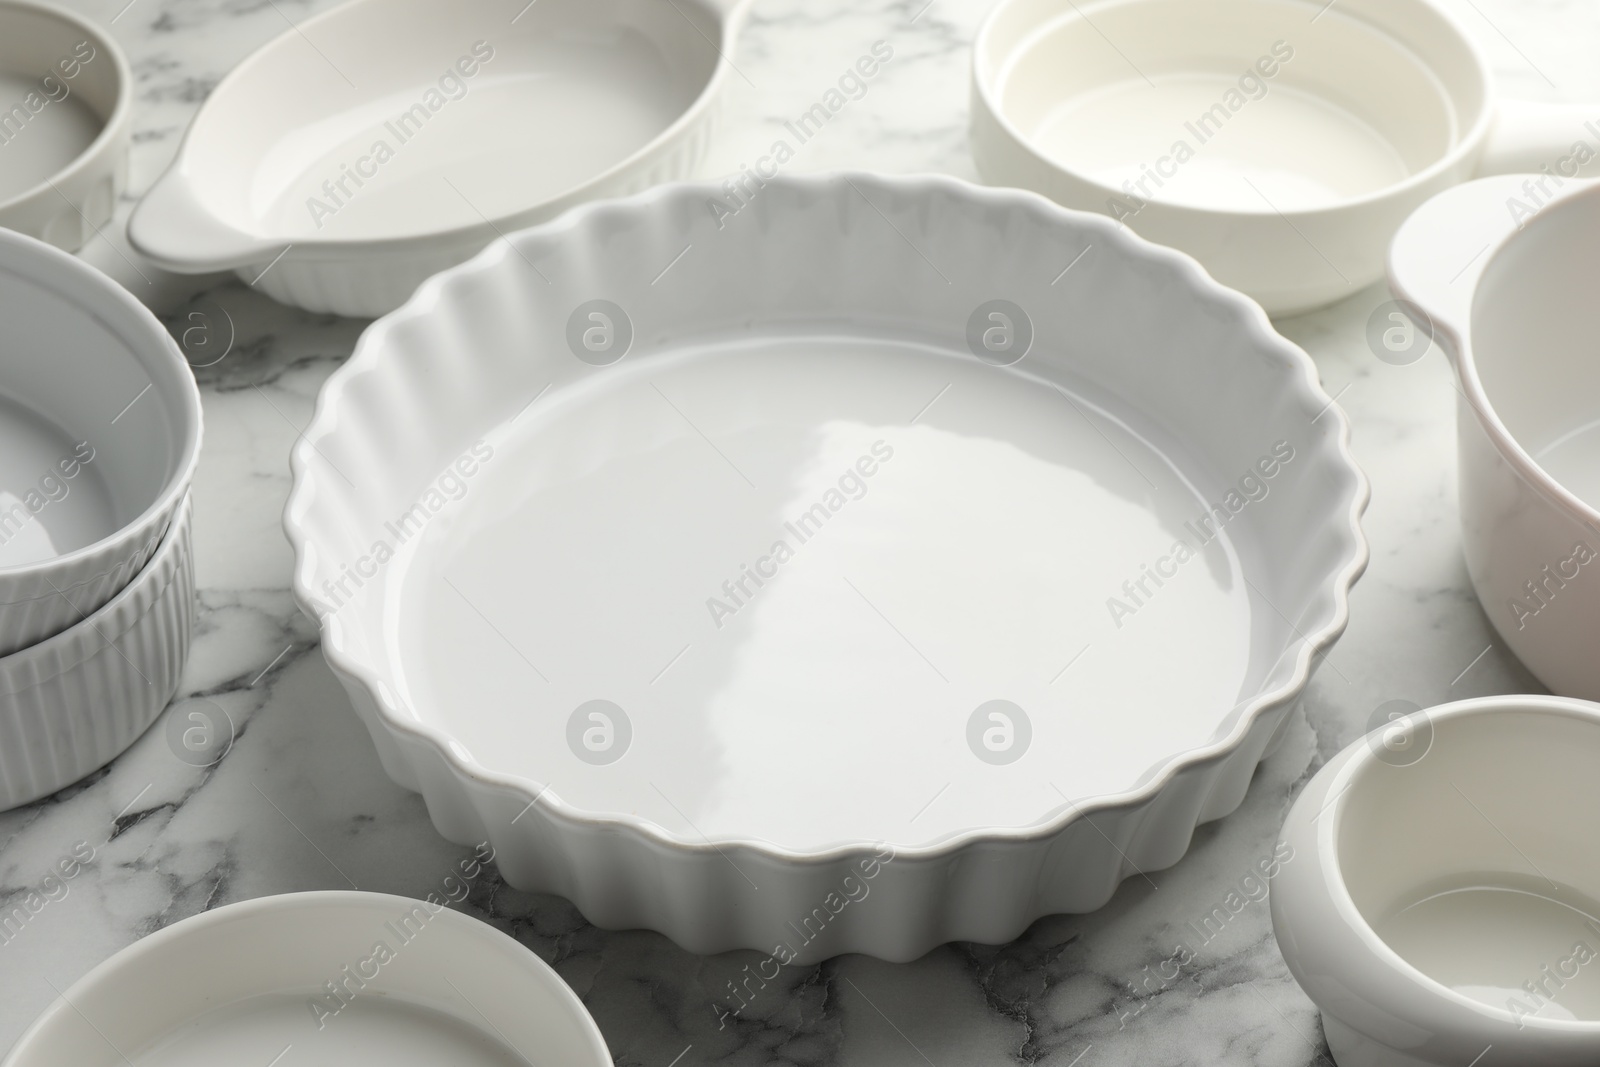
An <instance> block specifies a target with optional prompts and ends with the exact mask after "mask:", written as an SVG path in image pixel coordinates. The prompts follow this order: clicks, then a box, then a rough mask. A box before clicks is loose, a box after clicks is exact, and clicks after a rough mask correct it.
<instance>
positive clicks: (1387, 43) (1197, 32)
mask: <svg viewBox="0 0 1600 1067" xmlns="http://www.w3.org/2000/svg"><path fill="white" fill-rule="evenodd" d="M1596 115H1597V112H1596V110H1595V109H1594V108H1593V107H1587V108H1584V107H1578V106H1555V105H1536V104H1526V103H1513V104H1502V103H1497V102H1496V99H1495V91H1494V84H1493V80H1492V76H1491V73H1490V70H1489V67H1488V64H1487V63H1486V62H1485V60H1484V58H1483V56H1482V55H1481V54H1480V52H1479V50H1478V48H1477V46H1476V45H1475V44H1474V42H1473V40H1472V38H1471V37H1470V36H1469V35H1468V34H1467V32H1466V31H1465V30H1464V29H1463V28H1462V27H1461V26H1460V25H1458V24H1457V22H1456V21H1455V20H1454V19H1453V18H1452V17H1451V16H1450V15H1449V14H1448V13H1446V12H1445V11H1443V10H1441V9H1439V8H1438V7H1437V6H1436V5H1435V4H1433V3H1431V2H1429V0H1340V2H1338V3H1327V2H1326V0H1213V2H1210V3H1204V4H1194V3H1188V2H1185V0H1099V2H1083V3H1061V2H1060V0H1001V2H1000V3H998V4H997V5H996V6H995V8H994V9H993V11H992V12H991V13H990V15H989V16H988V18H987V20H986V21H985V22H984V24H983V27H982V28H981V29H980V30H979V32H978V36H977V40H976V42H975V44H974V47H973V70H972V131H971V132H972V152H973V156H974V158H975V159H976V161H977V164H978V168H979V170H980V171H981V172H982V173H983V175H984V177H985V179H986V180H988V181H990V182H994V183H996V184H1003V185H1017V186H1021V187H1023V188H1026V189H1033V190H1035V191H1037V192H1040V193H1044V194H1045V195H1047V196H1049V197H1051V198H1053V199H1055V200H1057V201H1058V202H1060V203H1062V204H1065V205H1067V206H1068V207H1075V208H1082V209H1084V210H1090V211H1098V212H1102V213H1105V214H1108V215H1112V216H1113V217H1115V218H1117V219H1119V220H1121V221H1124V222H1126V223H1127V225H1129V226H1131V227H1132V228H1133V229H1134V230H1136V231H1137V232H1138V233H1140V234H1141V235H1142V236H1144V237H1148V238H1149V239H1151V240H1152V241H1156V242H1159V243H1161V244H1166V245H1171V246H1172V247H1174V248H1178V249H1181V250H1183V251H1185V252H1188V253H1189V254H1191V255H1193V256H1194V257H1195V258H1196V259H1198V260H1199V261H1200V262H1201V264H1202V265H1203V266H1204V267H1205V268H1206V269H1207V270H1208V271H1210V273H1211V275H1212V276H1213V277H1215V278H1216V279H1217V280H1218V281H1220V282H1222V283H1223V284H1224V285H1229V286H1232V287H1234V288H1237V289H1240V290H1242V291H1243V292H1245V293H1246V294H1248V295H1250V296H1252V297H1254V298H1255V299H1256V300H1257V301H1259V302H1260V303H1261V305H1262V306H1263V307H1265V308H1266V309H1267V311H1268V312H1269V313H1271V314H1274V315H1277V314H1293V313H1295V312H1299V311H1305V310H1309V309H1311V308H1314V307H1319V306H1322V305H1324V304H1329V303H1332V302H1333V301H1335V300H1339V299H1342V298H1343V297H1346V296H1350V295H1352V294H1354V293H1355V292H1357V291H1358V290H1360V289H1361V288H1363V287H1364V286H1367V285H1370V284H1371V283H1372V282H1375V281H1377V280H1378V279H1379V278H1380V277H1382V275H1383V257H1384V250H1385V248H1386V247H1387V245H1388V242H1389V239H1390V237H1391V236H1393V234H1394V232H1395V230H1396V229H1398V228H1399V226H1400V223H1401V222H1402V221H1404V220H1405V217H1406V216H1407V215H1408V214H1410V213H1411V211H1412V210H1414V209H1415V208H1416V207H1417V206H1418V205H1420V204H1421V203H1422V202H1423V201H1425V200H1426V199H1428V197H1430V196H1432V195H1433V194H1434V193H1437V192H1439V191H1440V190H1442V189H1445V188H1447V187H1448V186H1451V185H1454V184H1456V183H1457V182H1460V181H1463V180H1465V179H1467V178H1470V177H1472V176H1473V175H1474V174H1483V173H1491V174H1492V173H1506V172H1512V171H1538V170H1539V169H1540V168H1541V167H1542V166H1548V167H1550V168H1551V169H1552V170H1555V169H1560V171H1561V173H1563V174H1565V175H1566V176H1567V177H1571V176H1573V175H1575V174H1577V173H1578V171H1579V169H1580V164H1586V163H1589V162H1590V159H1592V153H1591V156H1590V157H1587V158H1585V157H1577V156H1575V155H1574V153H1573V146H1574V143H1575V142H1577V141H1580V140H1585V141H1588V142H1590V143H1592V142H1593V140H1594V138H1595V136H1596V135H1595V132H1594V130H1595V129H1596V127H1593V126H1589V127H1587V128H1586V126H1585V123H1586V122H1591V121H1593V120H1594V119H1595V118H1596ZM1587 169H1588V171H1589V172H1590V173H1593V172H1594V168H1593V167H1592V166H1590V167H1588V168H1587Z"/></svg>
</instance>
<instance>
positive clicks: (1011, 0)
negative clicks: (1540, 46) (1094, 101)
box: [971, 0, 1500, 220]
mask: <svg viewBox="0 0 1600 1067" xmlns="http://www.w3.org/2000/svg"><path fill="white" fill-rule="evenodd" d="M1023 2H1025V0H999V2H998V3H996V4H995V5H994V7H992V8H991V9H990V10H989V13H988V14H987V15H986V16H984V20H983V23H982V24H981V25H980V26H979V27H978V32H977V34H976V35H975V36H974V37H973V42H972V65H971V71H972V96H973V99H974V100H975V101H976V102H978V103H980V104H981V105H982V107H983V110H984V111H985V112H987V113H988V115H989V117H990V118H992V119H993V120H994V122H995V124H996V125H997V126H999V127H1000V129H1002V130H1004V131H1005V133H1006V136H1007V137H1009V138H1011V140H1012V141H1013V142H1014V143H1015V144H1016V145H1018V146H1019V147H1020V148H1022V149H1023V150H1024V151H1026V152H1027V153H1028V154H1029V155H1030V156H1032V157H1033V158H1034V159H1035V160H1037V161H1038V162H1039V163H1040V164H1041V165H1043V166H1046V167H1049V168H1050V169H1051V170H1054V171H1056V172H1057V173H1060V174H1065V175H1067V176H1068V177H1070V178H1072V179H1073V180H1074V181H1078V182H1082V183H1084V184H1085V185H1089V186H1092V187H1093V188H1094V189H1095V190H1096V191H1097V192H1098V193H1103V194H1105V195H1106V196H1107V197H1113V198H1121V197H1123V196H1125V195H1126V193H1125V191H1124V190H1123V189H1122V188H1121V187H1118V186H1111V185H1107V184H1105V183H1104V182H1102V181H1100V180H1099V179H1097V178H1094V177H1092V176H1091V175H1089V174H1088V173H1087V172H1085V171H1082V170H1079V169H1078V168H1076V167H1069V166H1066V165H1065V164H1063V163H1060V162H1058V161H1056V160H1053V159H1050V158H1049V157H1047V156H1045V155H1044V154H1043V153H1041V152H1040V151H1039V150H1038V148H1037V147H1036V145H1035V141H1034V138H1032V137H1029V136H1026V135H1025V134H1024V133H1023V132H1022V131H1021V130H1020V129H1018V128H1017V126H1016V124H1015V123H1014V122H1013V121H1012V119H1011V116H1010V113H1009V112H1008V111H1007V109H1005V108H1003V107H1001V106H1000V101H999V100H998V99H997V98H996V92H997V84H996V83H997V80H998V79H997V74H996V72H995V71H994V70H992V69H991V64H989V63H988V62H986V61H985V58H984V57H985V56H986V55H987V54H988V38H989V37H990V35H991V34H992V33H993V32H994V27H995V24H996V23H998V22H999V20H1000V18H1001V16H1002V15H1003V14H1004V13H1005V12H1006V11H1008V10H1010V9H1011V8H1012V7H1014V6H1015V5H1016V4H1019V3H1023ZM1152 2H1159V0H1095V2H1093V3H1085V4H1083V5H1076V4H1074V5H1073V7H1074V11H1075V13H1076V14H1077V16H1078V17H1079V18H1082V19H1084V20H1085V21H1087V19H1088V16H1087V15H1086V14H1084V12H1085V11H1089V12H1093V11H1094V10H1095V9H1096V8H1101V7H1112V6H1121V5H1130V4H1142V3H1152ZM1285 2H1287V3H1299V4H1302V6H1305V7H1308V8H1309V7H1311V6H1314V5H1312V4H1310V3H1307V2H1306V0H1285ZM1330 6H1331V5H1330ZM1419 6H1422V7H1426V8H1428V9H1429V10H1431V11H1432V12H1433V13H1434V14H1435V15H1436V16H1438V18H1439V19H1440V20H1441V21H1443V22H1444V23H1445V24H1446V25H1448V26H1449V27H1450V28H1451V29H1452V30H1453V31H1454V32H1455V35H1456V38H1457V41H1458V43H1460V44H1461V45H1462V47H1463V48H1464V49H1465V50H1466V53H1467V55H1468V56H1469V57H1470V58H1471V60H1472V66H1473V73H1474V74H1475V75H1476V77H1477V80H1478V83H1479V86H1480V88H1481V89H1482V91H1483V107H1482V109H1481V111H1480V113H1479V115H1478V117H1477V121H1475V122H1474V123H1473V124H1472V125H1471V126H1470V127H1467V128H1466V129H1463V130H1461V131H1460V134H1459V138H1458V140H1457V141H1456V143H1455V144H1454V145H1452V146H1451V147H1450V149H1449V150H1448V151H1446V152H1445V153H1444V154H1443V155H1441V156H1439V158H1437V159H1435V160H1434V161H1433V162H1432V163H1430V164H1429V165H1428V166H1427V167H1425V168H1423V169H1422V170H1419V171H1416V172H1415V173H1413V174H1411V175H1410V176H1409V177H1407V178H1405V179H1403V180H1401V181H1398V182H1394V183H1392V184H1390V185H1385V186H1383V187H1382V188H1381V189H1375V190H1373V191H1371V192H1368V193H1363V194H1361V195H1360V196H1354V197H1346V198H1343V199H1340V200H1336V201H1334V202H1333V203H1329V204H1323V205H1321V206H1319V207H1312V208H1292V209H1290V210H1288V211H1279V210H1277V209H1276V208H1273V207H1270V206H1267V205H1263V206H1262V207H1259V208H1220V207H1211V206H1208V205H1203V204H1186V203H1168V202H1163V201H1159V200H1155V201H1151V206H1152V207H1160V208H1162V209H1164V210H1166V211H1169V212H1183V213H1186V214H1190V215H1193V216H1197V217H1206V218H1211V219H1220V220H1227V219H1239V218H1245V219H1257V218H1271V217H1273V216H1274V215H1276V216H1280V217H1285V218H1291V219H1311V218H1317V217H1320V216H1327V215H1333V214H1337V213H1338V212H1341V211H1347V210H1350V209H1353V208H1362V207H1371V206H1373V205H1375V204H1381V203H1383V202H1385V201H1388V200H1391V199H1393V198H1394V197H1397V196H1404V195H1406V194H1408V193H1414V192H1416V191H1417V190H1419V189H1422V188H1424V187H1426V186H1428V185H1429V184H1431V183H1432V182H1434V181H1436V180H1438V178H1439V177H1440V176H1441V175H1444V174H1447V173H1449V172H1450V171H1451V170H1453V169H1455V168H1457V167H1459V166H1460V165H1461V162H1462V161H1463V160H1464V159H1466V158H1467V157H1468V156H1469V155H1471V154H1472V153H1473V152H1475V151H1477V150H1478V148H1479V147H1481V146H1482V144H1483V142H1484V139H1485V138H1486V137H1487V136H1488V135H1489V131H1490V130H1491V129H1492V127H1493V125H1494V122H1495V119H1496V114H1495V106H1496V104H1498V103H1499V101H1500V94H1499V93H1498V92H1497V91H1496V89H1495V84H1494V74H1493V68H1491V67H1490V65H1489V60H1488V56H1487V55H1486V54H1485V52H1484V51H1483V49H1482V47H1480V46H1479V45H1478V43H1477V41H1476V40H1475V39H1474V38H1473V37H1472V36H1471V35H1470V34H1468V33H1467V31H1466V28H1465V27H1464V26H1462V25H1461V21H1460V20H1459V19H1458V18H1456V17H1455V16H1454V15H1453V14H1451V13H1450V12H1448V11H1446V10H1444V9H1443V8H1442V7H1440V6H1438V5H1437V4H1433V3H1428V2H1426V0H1421V2H1420V3H1419ZM1324 10H1326V9H1324ZM1333 14H1334V15H1340V14H1341V13H1340V12H1337V11H1335V12H1333ZM1352 17H1353V16H1352ZM1359 21H1361V22H1364V23H1367V24H1368V25H1371V26H1373V27H1374V28H1375V29H1378V30H1379V31H1383V27H1382V26H1381V25H1379V24H1377V23H1374V22H1373V21H1372V20H1370V19H1365V18H1362V19H1360V20H1359ZM1037 29H1038V25H1036V26H1035V30H1037ZM1016 53H1017V50H1016V49H1013V50H1012V51H1011V52H1009V53H1007V58H1008V59H1009V58H1011V57H1012V56H1015V55H1016ZM1425 69H1427V70H1428V71H1429V73H1432V68H1431V67H1426V68H1425ZM980 169H982V168H981V167H980Z"/></svg>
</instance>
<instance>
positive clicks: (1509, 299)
mask: <svg viewBox="0 0 1600 1067" xmlns="http://www.w3.org/2000/svg"><path fill="white" fill-rule="evenodd" d="M1562 185H1563V186H1564V187H1558V185H1557V183H1555V182H1552V181H1550V180H1549V179H1547V178H1544V177H1543V176H1540V175H1533V176H1528V175H1521V176H1506V177H1501V178H1487V179H1484V180H1482V181H1477V182H1472V183H1469V184H1467V185H1463V186H1461V187H1459V188H1456V189H1451V190H1450V191H1448V192H1446V193H1444V194H1442V195H1440V196H1439V197H1436V198H1435V199H1434V200H1431V201H1429V202H1428V203H1427V204H1425V205H1424V206H1423V207H1422V208H1421V209H1419V210H1418V211H1417V213H1416V214H1415V215H1414V216H1413V217H1412V218H1411V219H1409V220H1408V221H1407V222H1406V224H1405V225H1404V226H1403V227H1402V228H1401V230H1400V232H1399V234H1397V235H1396V237H1395V240H1394V246H1393V248H1392V249H1391V252H1390V261H1389V279H1390V286H1391V287H1392V288H1393V290H1394V292H1395V295H1396V296H1397V297H1398V298H1399V299H1400V300H1401V302H1402V303H1404V304H1405V305H1407V306H1408V307H1410V308H1411V309H1412V312H1413V315H1414V317H1415V318H1416V320H1417V321H1418V322H1419V323H1420V324H1421V326H1420V328H1419V331H1431V334H1432V336H1433V339H1434V340H1435V341H1437V342H1438V344H1439V345H1440V347H1441V348H1443V349H1444V351H1445V352H1446V353H1447V354H1448V355H1449V357H1450V358H1451V360H1452V361H1453V363H1454V365H1455V370H1456V376H1457V379H1458V381H1459V383H1460V388H1459V389H1458V393H1459V399H1458V401H1457V405H1456V409H1457V410H1456V434H1457V442H1458V457H1459V459H1458V467H1459V471H1458V478H1459V482H1460V506H1461V541H1462V547H1463V549H1464V551H1465V554H1466V560H1467V571H1468V573H1469V574H1470V575H1471V577H1472V584H1473V586H1474V587H1475V588H1476V590H1477V593H1478V599H1479V601H1480V602H1481V603H1482V604H1483V610H1484V612H1485V613H1486V614H1487V615H1488V616H1489V621H1490V622H1492V623H1493V624H1494V628H1495V630H1496V632H1498V633H1499V635H1500V637H1501V638H1502V639H1503V640H1504V641H1505V643H1506V644H1507V645H1508V646H1509V647H1510V648H1511V650H1512V651H1513V652H1515V653H1516V654H1517V657H1518V658H1519V659H1521V660H1522V662H1523V663H1524V664H1526V665H1527V667H1528V669H1529V670H1531V671H1532V672H1533V673H1534V674H1535V675H1537V676H1538V678H1539V680H1540V681H1541V682H1543V683H1544V684H1545V685H1547V686H1549V687H1550V688H1551V689H1552V690H1554V691H1556V692H1558V693H1562V694H1564V695H1567V696H1574V697H1583V698H1585V699H1589V700H1595V699H1600V365H1597V364H1596V361H1595V360H1594V358H1593V356H1592V352H1593V344H1592V341H1591V332H1592V323H1593V320H1594V311H1593V307H1594V293H1593V285H1592V283H1593V281H1594V279H1595V277H1596V276H1597V272H1600V254H1597V253H1596V250H1595V242H1596V240H1597V239H1600V187H1596V186H1595V184H1594V183H1592V182H1577V183H1562ZM1541 186H1543V189H1542V190H1541V188H1540V187H1541Z"/></svg>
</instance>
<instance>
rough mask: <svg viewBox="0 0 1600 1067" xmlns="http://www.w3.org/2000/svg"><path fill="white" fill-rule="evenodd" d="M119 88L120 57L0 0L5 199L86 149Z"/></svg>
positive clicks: (0, 144)
mask: <svg viewBox="0 0 1600 1067" xmlns="http://www.w3.org/2000/svg"><path fill="white" fill-rule="evenodd" d="M121 91H122V86H121V84H120V80H119V79H118V77H117V70H116V64H115V61H114V60H113V59H112V58H111V57H110V56H109V55H106V54H105V52H104V51H103V50H102V49H101V48H100V47H99V46H98V45H97V43H96V42H95V41H94V40H93V39H91V38H90V36H89V35H87V34H85V33H84V32H83V30H82V29H81V28H80V27H78V26H76V25H74V24H73V23H71V22H69V21H67V20H65V19H62V18H58V17H55V16H54V15H53V14H51V13H50V12H48V11H40V10H34V9H31V8H28V7H20V6H13V5H10V4H0V205H3V204H5V202H6V201H9V200H11V199H12V198H13V197H17V196H21V195H22V194H23V193H26V192H28V191H30V190H32V189H34V188H35V187H37V186H39V185H42V184H43V183H44V182H45V181H47V180H48V179H51V178H54V177H57V176H58V175H59V174H60V173H61V172H62V171H63V170H65V169H66V168H67V167H68V166H69V165H70V164H71V163H72V162H73V161H74V160H76V159H78V157H79V156H81V155H83V153H84V152H85V151H87V150H88V148H89V146H90V145H91V144H93V143H94V140H95V138H96V137H98V136H99V135H100V132H101V131H102V130H103V129H105V126H106V123H107V121H108V120H109V118H110V116H111V113H112V111H113V110H114V109H115V108H116V106H117V100H118V96H119V95H120V93H121Z"/></svg>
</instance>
